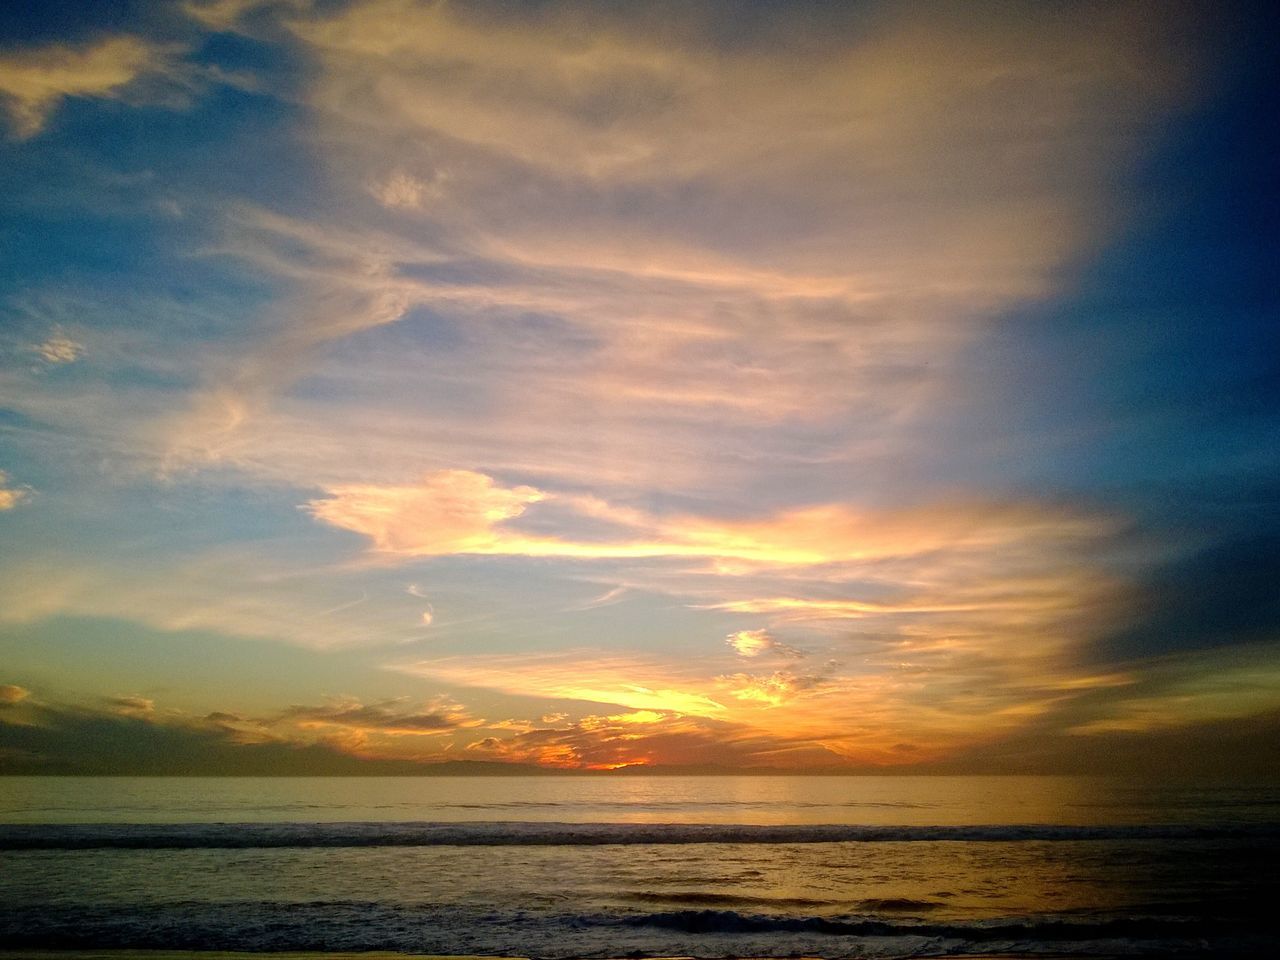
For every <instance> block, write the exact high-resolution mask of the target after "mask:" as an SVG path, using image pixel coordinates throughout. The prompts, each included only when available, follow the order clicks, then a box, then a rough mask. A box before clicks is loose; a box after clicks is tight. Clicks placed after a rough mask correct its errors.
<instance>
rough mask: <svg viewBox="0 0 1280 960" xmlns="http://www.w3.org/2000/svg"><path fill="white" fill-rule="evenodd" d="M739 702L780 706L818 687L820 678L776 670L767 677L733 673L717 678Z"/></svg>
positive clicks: (820, 682)
mask: <svg viewBox="0 0 1280 960" xmlns="http://www.w3.org/2000/svg"><path fill="white" fill-rule="evenodd" d="M719 680H720V682H721V683H722V684H724V685H726V686H727V687H728V688H729V692H730V694H731V695H733V696H735V697H737V698H738V699H739V700H756V701H759V702H760V703H765V704H768V705H769V706H771V707H777V706H781V705H782V704H784V703H786V702H787V701H789V700H791V699H793V698H794V697H795V696H796V695H797V694H800V693H803V692H804V691H806V690H812V689H814V688H815V687H817V686H820V685H821V684H822V683H823V682H824V679H823V678H822V677H820V676H812V675H810V676H802V675H798V674H795V673H793V672H792V671H790V670H778V671H775V672H774V673H772V674H769V675H767V676H756V675H752V674H746V673H735V674H732V675H730V676H724V677H720V678H719Z"/></svg>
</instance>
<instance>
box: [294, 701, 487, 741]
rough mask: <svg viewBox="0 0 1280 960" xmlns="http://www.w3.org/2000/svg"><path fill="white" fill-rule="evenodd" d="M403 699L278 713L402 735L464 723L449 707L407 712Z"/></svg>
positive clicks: (302, 720)
mask: <svg viewBox="0 0 1280 960" xmlns="http://www.w3.org/2000/svg"><path fill="white" fill-rule="evenodd" d="M404 707H405V701H403V700H384V701H382V702H379V703H370V704H361V703H352V702H341V703H335V704H329V705H326V706H319V707H309V706H298V705H294V706H291V707H289V709H287V710H285V711H284V713H283V714H281V719H282V720H287V721H292V722H295V723H322V724H332V725H335V726H342V727H350V728H353V729H356V730H384V731H392V732H402V733H428V732H434V731H443V730H453V729H455V728H456V727H459V726H461V725H462V724H464V723H465V722H466V720H467V718H466V715H465V714H464V713H463V712H462V711H461V710H460V709H458V708H456V707H452V706H451V705H443V706H437V707H436V708H434V709H429V710H426V711H414V710H406V709H405V708H404Z"/></svg>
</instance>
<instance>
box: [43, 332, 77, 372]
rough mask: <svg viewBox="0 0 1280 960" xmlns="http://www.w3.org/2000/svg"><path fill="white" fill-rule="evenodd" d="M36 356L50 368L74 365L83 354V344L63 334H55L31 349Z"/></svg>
mask: <svg viewBox="0 0 1280 960" xmlns="http://www.w3.org/2000/svg"><path fill="white" fill-rule="evenodd" d="M32 349H33V350H34V351H35V352H36V355H37V356H39V357H40V359H41V360H43V361H44V362H45V363H47V364H50V365H52V366H56V365H61V364H65V363H75V362H76V361H77V360H79V359H80V357H81V355H82V354H83V353H84V344H83V343H80V342H79V341H76V340H72V339H71V338H70V337H68V336H67V335H66V334H65V333H61V332H55V333H53V334H52V335H51V336H50V337H49V338H48V339H47V340H45V341H44V342H43V343H38V344H36V346H34V347H33V348H32Z"/></svg>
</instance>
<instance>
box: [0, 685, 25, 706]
mask: <svg viewBox="0 0 1280 960" xmlns="http://www.w3.org/2000/svg"><path fill="white" fill-rule="evenodd" d="M29 696H31V691H30V690H28V689H26V688H25V687H20V686H18V685H17V684H15V683H0V706H12V705H13V704H15V703H21V702H22V701H23V700H26V699H27V698H28V697H29Z"/></svg>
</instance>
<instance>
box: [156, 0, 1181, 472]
mask: <svg viewBox="0 0 1280 960" xmlns="http://www.w3.org/2000/svg"><path fill="white" fill-rule="evenodd" d="M243 6H244V4H240V3H228V4H215V5H209V6H208V7H204V6H201V7H199V8H193V9H198V10H207V11H219V12H218V15H217V17H216V19H217V20H218V22H219V23H226V22H230V20H231V19H233V15H235V14H237V13H238V11H239V10H240V9H241V8H242V7H243ZM223 12H225V13H226V15H225V16H223ZM268 14H270V15H272V16H278V18H279V20H278V22H279V25H280V27H281V28H282V29H283V30H284V31H285V32H286V33H287V34H288V35H290V36H291V37H292V38H293V41H294V43H295V44H296V48H297V49H296V51H295V52H296V54H297V55H298V56H299V57H300V58H301V59H303V60H304V61H305V62H307V63H308V64H309V66H310V70H309V71H308V73H307V83H306V85H305V87H304V88H303V89H302V90H300V91H299V96H300V97H301V98H302V99H303V101H304V103H305V104H306V106H307V108H308V109H309V111H310V114H309V116H308V118H307V119H308V122H309V123H310V124H312V125H313V126H314V132H315V135H314V137H313V138H312V141H311V142H313V143H315V144H316V146H317V149H318V150H319V151H320V153H321V157H320V160H321V162H322V163H323V164H324V165H325V169H326V170H327V171H328V173H327V177H328V182H331V183H332V184H333V189H332V190H328V191H326V192H325V194H324V196H323V197H321V198H318V200H317V202H316V204H315V205H314V206H313V207H312V208H311V209H309V210H308V211H307V212H305V213H295V214H292V215H288V216H286V215H285V214H284V213H283V212H281V211H270V210H262V209H255V208H250V207H242V208H240V209H238V210H236V211H235V212H234V213H232V214H231V215H230V216H228V218H227V222H226V224H225V229H226V234H227V235H226V240H225V242H224V244H223V245H222V246H221V249H223V250H225V251H226V252H227V253H228V254H230V255H233V256H237V257H238V258H240V259H241V261H242V262H244V263H246V264H247V265H249V266H251V267H254V268H257V269H259V270H261V271H263V272H264V273H265V274H266V275H268V276H270V277H272V278H273V279H276V280H279V281H280V282H281V284H282V285H283V288H284V289H283V291H282V295H281V297H280V298H279V300H278V301H277V303H276V304H275V305H274V307H273V308H272V310H271V311H270V318H269V319H270V323H269V324H268V325H267V326H269V328H270V330H271V333H270V334H269V335H267V336H266V337H265V338H264V340H263V341H262V342H258V343H253V344H250V345H248V347H247V348H246V352H245V356H244V358H243V360H242V362H241V363H240V364H238V365H234V366H236V367H238V369H233V370H232V371H231V372H229V373H228V372H227V371H226V370H223V371H219V372H218V373H217V375H216V376H213V377H211V378H210V382H209V383H208V384H207V386H206V387H205V388H204V389H202V390H201V391H200V392H199V394H198V395H197V396H196V397H195V398H193V403H192V406H191V408H190V409H189V410H187V411H186V412H184V413H183V414H181V415H179V416H175V417H174V418H172V420H170V421H169V422H168V423H166V424H165V425H164V430H165V432H166V433H167V435H168V437H169V439H170V441H171V447H172V450H171V456H172V461H173V463H174V464H175V465H178V466H180V465H183V464H190V463H195V464H200V463H206V462H210V461H212V462H217V463H229V464H235V465H238V466H240V467H241V468H242V469H245V470H246V471H249V472H259V471H264V472H267V473H270V474H271V475H273V476H280V475H282V474H288V475H291V476H292V477H293V478H294V480H295V481H296V482H298V483H299V484H300V485H306V484H314V483H315V482H316V481H317V479H318V478H320V477H326V478H330V477H332V478H334V481H335V483H343V482H351V478H350V474H351V473H352V470H351V467H350V464H349V462H348V461H349V458H347V457H346V454H345V452H346V451H349V450H351V449H352V448H353V446H358V447H360V449H361V450H362V451H367V452H368V454H369V456H368V457H362V458H361V460H362V461H363V462H365V463H374V462H376V463H382V464H387V466H386V467H385V468H384V469H383V470H382V471H379V472H380V473H381V478H382V482H384V483H385V482H387V481H388V479H389V478H393V477H395V471H394V470H393V469H392V468H391V467H390V461H391V460H399V461H400V465H401V466H403V460H404V458H405V451H407V450H415V451H418V452H419V462H425V463H438V464H449V465H454V466H460V467H465V468H467V469H476V470H478V471H479V472H484V473H488V474H490V475H519V476H524V477H531V476H533V475H535V473H536V474H542V475H543V476H545V477H547V478H549V479H550V480H552V481H561V482H564V481H570V482H578V483H584V484H586V485H588V486H593V487H600V486H604V485H608V484H618V485H626V484H630V485H633V486H643V485H645V484H654V483H659V484H660V483H664V482H672V481H676V482H680V483H682V484H685V485H689V484H697V485H701V486H702V489H703V490H704V491H712V490H716V489H719V488H722V487H723V485H724V484H725V483H726V482H729V481H731V480H739V481H743V480H745V479H746V478H749V477H751V476H752V475H753V474H754V473H755V472H756V470H757V468H758V465H759V464H760V463H762V462H765V461H766V460H770V459H772V460H773V462H776V463H779V464H791V465H792V466H793V467H796V468H797V469H798V468H801V467H803V465H804V464H805V463H812V462H813V461H814V460H815V459H816V460H817V461H818V462H820V463H828V464H829V463H833V462H837V461H844V462H846V463H851V462H856V463H858V464H859V465H860V469H861V468H862V465H865V464H867V463H868V461H869V460H871V459H879V458H885V459H887V460H890V461H893V460H895V458H894V454H895V452H898V451H896V450H895V449H894V448H897V447H900V446H902V445H905V446H908V447H909V446H910V442H909V440H908V439H905V438H904V430H906V429H907V428H908V427H909V426H910V425H911V424H913V423H916V422H918V421H919V420H920V419H921V418H922V417H924V416H927V414H928V413H929V412H930V411H931V410H933V409H936V406H937V405H938V404H939V403H940V402H943V401H942V392H943V390H944V384H945V380H946V376H947V374H948V372H949V370H950V367H951V365H952V363H953V362H954V361H955V359H956V357H957V356H958V355H959V354H960V353H961V352H962V351H963V350H964V349H966V348H967V347H968V346H970V345H971V344H972V343H973V341H974V339H975V337H977V336H978V335H979V334H980V332H981V331H982V330H983V329H984V328H985V325H986V324H987V323H989V322H990V321H991V320H992V319H994V318H996V317H998V316H1000V315H1002V314H1003V313H1004V312H1006V311H1008V310H1009V309H1010V308H1012V307H1014V306H1016V305H1017V304H1020V303H1024V302H1027V301H1028V300H1034V299H1038V298H1040V297H1043V296H1045V295H1046V294H1047V293H1049V292H1051V291H1052V290H1053V289H1054V287H1055V285H1056V282H1057V281H1056V277H1057V271H1058V268H1059V267H1060V266H1061V265H1063V264H1065V263H1068V262H1070V261H1071V260H1072V258H1073V257H1075V256H1076V255H1077V254H1078V253H1079V252H1080V251H1081V250H1082V249H1083V248H1085V247H1086V246H1087V244H1088V243H1089V242H1091V240H1093V239H1094V238H1095V237H1097V236H1098V235H1099V234H1100V233H1103V232H1105V231H1106V230H1107V229H1108V228H1109V227H1110V226H1111V225H1112V222H1113V220H1114V217H1115V213H1114V211H1115V210H1116V209H1117V207H1116V204H1115V202H1114V201H1115V197H1114V195H1113V193H1112V191H1111V189H1110V187H1109V186H1108V185H1111V184H1118V183H1120V182H1121V181H1122V180H1123V176H1122V172H1123V170H1125V169H1126V168H1127V167H1128V165H1129V164H1130V163H1131V162H1132V160H1133V159H1134V158H1135V157H1137V156H1138V155H1139V154H1140V152H1141V150H1142V148H1143V146H1144V143H1145V139H1146V137H1147V134H1148V133H1149V130H1150V128H1151V126H1152V125H1153V124H1154V123H1155V122H1156V121H1157V119H1158V118H1159V117H1160V116H1162V115H1163V111H1166V110H1168V109H1170V108H1171V107H1172V106H1173V105H1174V104H1175V103H1177V102H1178V101H1179V99H1180V98H1181V97H1182V96H1183V94H1184V91H1185V89H1186V88H1185V85H1184V83H1183V80H1184V76H1185V73H1186V72H1187V69H1188V68H1187V66H1186V60H1185V59H1184V58H1182V57H1181V56H1178V57H1175V56H1173V55H1172V54H1171V52H1170V51H1171V49H1174V48H1173V47H1171V46H1170V45H1169V44H1167V43H1165V42H1164V37H1163V29H1164V28H1163V26H1161V25H1153V24H1151V23H1142V24H1141V25H1138V24H1135V23H1133V22H1131V18H1132V14H1131V13H1130V12H1128V11H1127V10H1121V9H1117V10H1114V11H1111V10H1109V11H1107V13H1106V14H1105V15H1101V16H1099V17H1091V18H1083V17H1082V18H1068V19H1067V20H1065V21H1064V20H1063V19H1062V18H1058V17H1054V16H1051V15H1050V14H1048V13H1041V12H1037V11H1035V10H1034V9H1032V8H1020V9H1019V10H1018V11H1017V12H1016V13H1007V12H1005V13H1003V14H997V13H996V12H992V11H984V12H983V13H982V14H981V15H978V16H975V17H973V18H954V17H949V16H948V17H940V18H934V17H930V18H922V17H918V16H915V15H913V14H911V12H910V11H909V10H907V9H905V8H903V9H896V8H892V7H889V8H885V9H881V10H878V12H877V13H876V14H875V16H872V17H871V18H870V20H869V21H868V22H865V23H864V22H862V21H861V19H859V18H856V17H853V16H852V15H850V14H848V13H847V12H842V11H840V10H838V9H835V8H833V9H832V10H830V11H827V12H826V13H825V15H824V17H823V18H822V20H821V23H820V24H814V25H813V29H812V30H811V31H810V30H797V29H796V27H795V24H794V23H791V22H789V18H787V17H786V16H785V14H781V13H780V14H778V15H777V16H776V17H775V16H772V15H769V16H765V17H763V18H762V19H761V20H760V22H759V25H758V27H759V29H758V30H757V31H755V32H753V33H752V34H751V36H750V37H749V38H745V37H744V38H743V42H742V43H739V44H733V45H725V44H723V43H719V42H716V32H717V31H716V28H715V25H716V24H717V23H720V18H721V17H723V16H724V14H723V13H722V12H721V11H718V10H714V9H713V10H709V11H705V10H704V11H693V10H691V11H689V12H688V13H685V14H681V15H676V16H673V17H670V18H666V19H664V20H663V21H662V22H661V23H659V22H657V21H655V20H653V19H651V18H647V17H642V16H637V15H633V14H629V13H627V12H626V11H624V10H622V9H621V8H619V9H617V10H615V11H613V12H612V13H610V12H607V11H603V10H597V11H593V12H592V13H591V14H590V15H586V14H584V13H583V12H582V11H581V10H575V11H574V12H572V13H570V12H569V10H568V9H567V8H566V7H564V6H562V5H556V4H548V5H540V6H539V7H537V8H536V9H535V8H528V9H525V8H521V9H520V10H515V9H512V10H508V11H505V12H503V13H498V12H494V11H484V10H480V9H472V8H463V7H459V6H456V5H449V4H432V5H422V4H416V3H409V2H401V0H370V2H360V3H352V4H346V5H342V6H340V7H336V8H333V7H329V6H326V5H321V6H319V7H316V8H314V9H312V10H289V11H282V10H281V11H276V13H272V12H271V11H270V10H266V11H264V12H263V14H262V15H263V16H267V15H268ZM210 15H212V13H211V14H210ZM1170 29H1172V28H1170ZM797 105H800V106H799V107H798V106H797ZM392 325H407V326H409V327H412V328H421V327H426V328H439V331H438V332H442V333H443V334H444V336H439V337H437V336H427V337H425V338H424V340H425V341H427V342H426V343H423V342H421V341H419V342H415V340H416V339H417V338H414V337H412V336H404V337H402V338H399V339H398V346H399V347H400V348H401V352H400V353H396V352H394V351H393V352H392V354H390V355H388V354H383V355H380V356H378V357H376V358H375V357H370V356H369V355H367V354H366V355H364V356H363V358H362V359H363V361H364V362H365V363H367V364H368V366H367V367H366V368H364V375H365V376H367V377H372V378H376V379H378V380H379V382H380V383H383V384H385V385H386V387H387V392H388V394H393V395H395V396H398V397H400V399H401V400H402V401H404V403H405V404H408V406H409V407H411V408H412V409H406V407H405V406H404V405H403V404H402V405H400V406H397V404H396V403H393V402H383V403H378V402H372V403H366V404H364V405H362V407H361V408H360V409H352V408H350V407H349V406H345V405H342V404H333V403H329V402H326V400H325V398H324V394H323V392H321V393H319V394H313V395H311V396H310V397H309V398H308V402H306V403H302V404H299V403H298V402H297V398H291V402H288V403H283V402H280V398H279V395H280V394H281V393H282V392H286V391H288V389H289V388H290V386H291V385H292V384H293V383H294V382H295V381H296V379H297V378H298V377H299V376H301V375H302V374H303V372H313V371H312V370H311V367H312V366H314V365H315V364H317V363H319V362H320V358H321V356H322V354H323V353H324V352H325V351H321V350H320V349H319V348H320V347H321V346H322V345H330V350H329V351H328V352H329V354H330V356H332V354H333V352H334V349H333V347H332V345H334V344H336V343H338V342H340V341H347V340H348V339H349V338H351V337H352V336H353V335H354V334H357V333H361V332H367V331H371V330H375V329H382V328H388V327H391V326H392ZM404 351H407V353H406V352H404ZM350 361H351V358H350V357H347V356H344V357H342V358H341V359H340V360H336V361H335V364H334V366H333V368H331V369H330V370H329V371H327V372H326V373H327V376H331V377H333V382H334V383H335V384H340V383H344V382H345V383H349V382H350V380H351V378H352V377H353V376H354V375H355V371H353V370H352V369H351V368H350V367H349V366H348V364H349V363H350ZM459 370H466V371H468V373H469V376H467V377H466V378H464V379H465V382H464V383H460V382H459V380H460V378H459V377H458V371H459ZM393 373H394V375H393ZM413 398H416V401H417V402H415V401H414V399H413ZM464 398H465V399H464ZM388 399H389V398H388ZM366 400H367V398H366ZM445 408H447V409H448V413H447V414H445V413H443V412H442V411H443V410H444V409H445ZM782 423H786V424H788V425H789V426H792V427H794V426H795V425H796V424H803V425H805V426H806V427H807V428H810V429H813V430H814V431H815V433H814V435H812V436H809V435H805V436H806V438H807V440H808V441H809V442H805V443H802V442H799V441H798V439H797V438H798V437H799V436H801V434H797V433H796V432H794V431H793V430H787V431H777V432H774V431H771V430H770V429H769V428H770V427H771V426H778V425H780V424H782ZM713 435H714V441H715V442H714V443H712V442H709V440H710V439H711V438H712V436H713ZM819 438H821V440H820V441H819V442H817V443H815V442H814V441H818V440H819ZM815 447H816V449H815ZM730 471H732V476H731V475H730ZM371 472H372V471H371ZM344 475H345V477H344ZM404 475H406V474H405V473H404V472H401V473H400V476H401V477H402V476H404ZM552 485H553V486H554V485H555V484H554V483H553V484H552Z"/></svg>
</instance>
